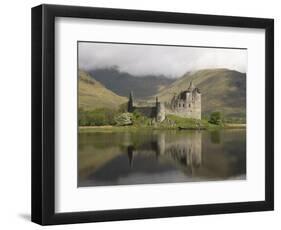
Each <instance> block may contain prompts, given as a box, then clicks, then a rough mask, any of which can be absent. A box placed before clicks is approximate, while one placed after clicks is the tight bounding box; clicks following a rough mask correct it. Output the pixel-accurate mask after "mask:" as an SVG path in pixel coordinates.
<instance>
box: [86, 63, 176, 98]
mask: <svg viewBox="0 0 281 230" xmlns="http://www.w3.org/2000/svg"><path fill="white" fill-rule="evenodd" d="M89 73H90V74H91V75H92V76H93V77H94V78H95V80H97V81H99V82H100V83H101V84H103V85H104V86H105V87H106V88H108V89H110V90H111V91H112V92H114V93H116V94H118V95H120V96H124V97H128V95H129V93H130V91H133V92H134V97H135V98H136V99H144V98H147V97H150V96H152V95H154V94H156V93H157V92H158V91H159V90H161V89H162V88H165V87H166V86H168V85H170V84H171V83H173V82H174V81H175V79H171V78H167V77H165V76H163V75H159V76H158V75H157V76H155V75H146V76H141V77H137V76H134V75H131V74H129V73H125V72H121V71H119V70H118V68H115V67H111V68H104V69H95V70H91V71H89Z"/></svg>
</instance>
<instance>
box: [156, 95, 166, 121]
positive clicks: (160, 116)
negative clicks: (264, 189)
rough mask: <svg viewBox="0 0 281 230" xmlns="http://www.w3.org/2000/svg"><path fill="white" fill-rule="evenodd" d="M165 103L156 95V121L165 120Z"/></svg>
mask: <svg viewBox="0 0 281 230" xmlns="http://www.w3.org/2000/svg"><path fill="white" fill-rule="evenodd" d="M165 116H166V114H165V105H164V103H161V102H159V101H158V97H156V121H157V122H162V121H164V120H165Z"/></svg>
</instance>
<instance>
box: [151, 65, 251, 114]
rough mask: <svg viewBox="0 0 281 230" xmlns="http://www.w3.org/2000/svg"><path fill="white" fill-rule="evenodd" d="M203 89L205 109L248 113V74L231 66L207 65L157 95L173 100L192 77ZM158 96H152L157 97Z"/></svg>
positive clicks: (203, 107) (185, 87)
mask: <svg viewBox="0 0 281 230" xmlns="http://www.w3.org/2000/svg"><path fill="white" fill-rule="evenodd" d="M191 80H192V81H193V83H194V84H195V85H196V86H197V87H198V88H199V89H200V91H201V95H202V112H203V115H207V114H209V113H210V112H212V111H221V112H223V113H224V115H225V116H226V117H238V118H239V117H242V118H245V114H246V74H244V73H240V72H237V71H233V70H229V69H205V70H200V71H197V72H194V73H187V74H186V75H184V76H183V77H181V78H179V79H178V80H177V81H175V82H174V83H172V84H171V85H170V86H168V87H166V88H165V89H162V90H160V91H159V92H158V93H157V95H156V96H158V98H159V99H160V100H161V101H170V100H171V98H172V97H173V95H174V93H178V92H180V91H183V90H186V89H187V88H188V86H189V83H190V81H191ZM154 98H155V97H151V100H154Z"/></svg>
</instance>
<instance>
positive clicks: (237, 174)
mask: <svg viewBox="0 0 281 230" xmlns="http://www.w3.org/2000/svg"><path fill="white" fill-rule="evenodd" d="M273 33H274V22H273V19H262V18H246V17H230V16H215V15H201V14H185V13H172V12H154V11H138V10H125V9H109V8H93V7H76V6H58V5H40V6H37V7H34V8H33V9H32V221H33V222H36V223H38V224H42V225H51V224H67V223H82V222H97V221H113V220H129V219H142V218H161V217H176V216H192V215H205V214H221V213H236V212H251V211H267V210H273V207H274V183H273V181H274V175H273V172H274V168H273V167H274V163H273V158H274V35H273Z"/></svg>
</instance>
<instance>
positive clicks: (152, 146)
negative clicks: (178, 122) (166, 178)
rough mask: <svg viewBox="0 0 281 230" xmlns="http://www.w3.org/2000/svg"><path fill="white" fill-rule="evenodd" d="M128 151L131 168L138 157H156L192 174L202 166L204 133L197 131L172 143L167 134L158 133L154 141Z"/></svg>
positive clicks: (129, 147)
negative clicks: (194, 169)
mask: <svg viewBox="0 0 281 230" xmlns="http://www.w3.org/2000/svg"><path fill="white" fill-rule="evenodd" d="M127 151H128V158H129V164H130V166H131V167H133V162H134V158H135V157H136V156H138V155H141V156H142V157H143V156H145V155H150V156H151V155H155V156H156V158H157V159H158V160H168V161H170V162H173V163H174V164H175V165H176V166H177V167H180V168H181V169H182V170H184V171H189V172H190V173H192V171H193V168H198V167H200V165H201V164H202V133H201V132H200V131H195V132H192V133H191V134H189V135H188V136H182V137H180V138H177V139H176V140H172V141H170V142H169V139H168V138H166V133H158V134H157V135H156V136H155V137H154V138H152V140H150V141H147V142H144V143H142V144H141V145H139V146H137V147H135V146H133V145H129V146H128V147H127ZM160 158H161V159H160Z"/></svg>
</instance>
